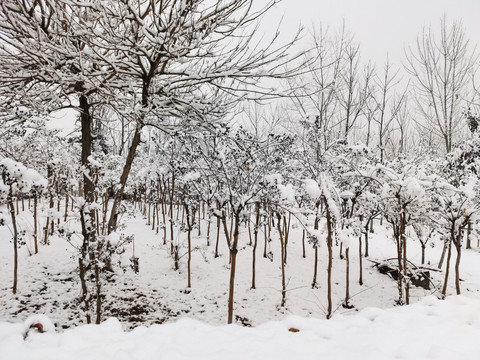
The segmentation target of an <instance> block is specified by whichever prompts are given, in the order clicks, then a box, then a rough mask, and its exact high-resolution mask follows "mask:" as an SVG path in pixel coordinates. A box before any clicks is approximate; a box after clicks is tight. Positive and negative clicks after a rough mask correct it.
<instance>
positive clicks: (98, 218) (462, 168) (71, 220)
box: [0, 0, 480, 323]
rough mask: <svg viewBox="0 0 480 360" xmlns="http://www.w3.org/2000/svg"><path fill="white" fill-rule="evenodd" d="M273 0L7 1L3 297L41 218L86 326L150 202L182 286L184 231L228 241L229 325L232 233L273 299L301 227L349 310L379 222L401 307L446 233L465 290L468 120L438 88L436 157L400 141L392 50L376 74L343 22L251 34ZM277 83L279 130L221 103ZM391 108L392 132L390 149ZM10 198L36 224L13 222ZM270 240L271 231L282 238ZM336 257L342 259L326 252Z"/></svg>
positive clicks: (470, 156)
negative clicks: (65, 246)
mask: <svg viewBox="0 0 480 360" xmlns="http://www.w3.org/2000/svg"><path fill="white" fill-rule="evenodd" d="M276 2H277V1H275V0H274V1H271V2H269V3H268V4H267V5H265V7H263V8H260V9H256V10H254V8H252V1H248V0H230V1H218V2H213V3H210V2H208V1H202V0H184V1H176V0H165V1H161V0H131V1H126V0H125V1H95V2H89V1H82V2H77V1H73V0H40V1H33V0H32V1H28V0H25V1H12V0H6V1H2V3H1V4H0V9H1V12H2V14H1V15H0V41H1V59H2V67H3V68H2V70H1V71H0V96H1V97H2V103H3V104H4V105H2V110H1V115H2V126H3V128H2V134H1V140H0V141H1V142H2V144H1V146H0V148H1V149H0V156H1V159H0V172H1V174H2V181H1V182H0V196H1V197H0V200H1V204H2V205H1V207H0V225H2V226H7V227H9V229H11V234H12V237H11V240H12V245H13V250H14V251H13V264H14V267H13V271H12V291H13V293H14V294H15V293H17V291H20V290H19V289H21V283H19V281H18V276H17V274H18V269H19V267H21V266H22V263H21V261H19V256H18V255H19V254H18V250H19V248H20V247H22V246H23V247H28V252H29V253H30V254H31V256H35V255H36V254H37V253H39V252H43V251H47V252H48V247H49V246H53V245H50V239H51V237H52V236H53V235H55V236H56V237H59V238H60V239H63V240H64V241H65V242H69V243H71V244H72V246H73V247H74V248H75V251H76V252H77V254H76V256H75V257H74V259H73V260H72V268H75V273H76V276H75V278H74V279H72V280H71V281H72V282H74V283H75V286H78V288H79V297H78V298H77V299H72V300H75V301H77V303H78V305H79V306H80V307H81V309H82V311H83V313H84V316H85V322H87V323H91V322H95V323H100V322H101V321H102V320H103V319H104V317H103V314H104V312H105V306H106V305H105V301H104V299H105V294H104V285H105V284H106V282H112V281H122V280H121V279H122V274H123V273H124V272H125V271H134V272H139V267H140V268H141V260H142V259H139V258H138V257H135V255H134V256H132V257H131V258H130V268H129V269H126V268H124V267H122V266H120V262H119V261H118V260H119V258H120V257H122V256H123V255H124V254H125V252H126V249H127V247H128V248H129V249H130V248H131V246H132V243H133V242H134V241H136V242H139V241H141V239H135V237H134V236H125V235H124V232H123V229H124V225H125V223H126V221H127V219H128V218H129V217H135V216H137V217H138V216H143V217H145V219H146V226H149V227H151V229H152V230H153V231H154V232H155V233H156V236H158V241H159V242H160V243H161V244H163V246H164V247H165V248H167V249H168V251H169V253H170V255H171V262H172V271H177V270H179V269H181V268H185V269H186V274H185V286H186V287H187V288H191V287H195V286H196V284H195V283H194V282H192V266H191V265H192V264H191V262H192V261H191V260H192V252H193V251H195V249H196V246H197V244H196V242H198V241H200V240H201V239H204V240H205V242H206V243H207V245H208V246H211V248H212V249H214V250H212V251H214V256H215V257H218V256H220V255H221V254H219V250H218V249H219V242H221V241H223V242H226V243H227V245H228V252H229V253H228V254H223V256H228V258H229V261H228V262H229V266H228V271H227V270H226V272H225V276H226V277H227V276H228V277H229V283H228V284H229V285H228V286H229V287H228V305H227V309H225V314H226V321H227V322H228V323H232V322H233V321H234V319H235V318H234V304H235V284H236V282H235V280H236V275H237V274H236V270H237V267H236V265H237V261H238V258H237V257H239V256H241V255H242V252H241V251H239V250H240V249H241V248H243V247H245V246H247V248H248V249H249V251H251V252H252V264H251V274H250V275H251V288H252V289H253V291H254V289H255V287H256V263H257V261H271V260H272V259H275V261H279V272H280V274H279V277H281V291H280V292H279V299H278V303H279V307H280V308H281V307H284V306H285V305H286V302H287V300H288V290H289V289H288V275H287V273H288V271H289V267H288V265H289V262H288V254H289V252H291V251H294V249H292V246H291V245H290V243H291V242H290V243H289V240H290V235H291V233H292V229H300V231H299V232H297V234H298V233H299V234H301V236H302V241H301V244H302V249H301V251H302V252H303V257H304V258H305V257H306V255H305V254H306V253H307V252H308V253H311V254H312V256H310V257H309V258H308V259H307V258H305V261H309V262H310V263H311V273H310V274H303V276H305V277H309V278H311V286H312V289H316V288H317V287H318V286H319V285H320V282H323V283H324V284H326V287H327V308H326V310H325V313H326V317H327V318H330V317H331V316H332V314H333V312H334V309H335V308H337V306H338V305H339V304H338V303H336V302H335V301H334V299H332V287H333V286H337V287H338V286H344V288H345V296H344V299H343V300H342V302H341V304H340V305H342V306H343V307H345V308H350V307H352V304H351V295H350V282H353V281H355V282H358V283H359V284H360V285H362V284H363V281H364V279H363V269H365V268H366V267H367V266H370V265H367V264H365V263H364V262H363V261H362V259H363V258H368V257H369V256H371V255H372V254H371V251H370V250H369V234H370V233H371V232H375V231H376V230H377V229H379V228H382V230H384V229H388V232H389V234H390V238H391V240H393V241H394V243H395V245H396V257H395V258H394V259H390V261H389V262H388V266H389V270H388V272H389V273H390V275H391V276H390V277H385V280H384V281H396V289H397V291H398V295H397V296H396V298H397V300H396V304H398V305H403V304H409V301H410V291H411V289H412V287H414V286H416V285H415V280H416V279H417V278H418V277H419V276H424V275H425V274H424V271H425V270H428V269H427V268H426V267H425V266H427V264H425V252H426V251H428V244H429V242H430V243H431V242H432V241H433V240H432V239H437V240H439V241H441V242H442V244H443V253H442V256H441V259H439V263H438V269H440V270H441V271H443V272H444V280H443V283H442V284H441V286H440V287H438V288H436V289H435V292H436V294H437V295H438V296H440V297H445V296H446V295H447V290H448V287H447V285H448V281H449V278H450V277H451V276H450V274H453V276H454V283H455V289H456V293H457V294H460V293H461V291H462V289H461V284H460V275H461V255H462V248H463V247H466V248H467V249H468V248H471V247H472V246H477V247H478V243H476V241H474V238H475V236H476V234H475V227H476V224H477V222H478V221H479V218H478V214H479V210H480V182H479V178H478V174H479V172H480V163H479V161H478V156H480V138H479V134H478V132H477V124H478V121H479V118H478V117H477V116H476V115H475V114H473V113H472V112H471V111H465V112H464V113H463V114H461V113H462V111H461V110H460V111H459V109H460V106H461V105H459V104H458V103H456V102H455V103H454V102H452V104H451V108H452V109H453V107H454V106H455V115H456V116H457V117H456V125H455V126H452V125H451V124H450V127H449V128H448V129H447V128H442V127H441V126H440V128H439V129H437V130H435V129H436V128H435V124H434V122H433V123H432V122H429V119H426V120H425V127H428V128H429V129H430V130H429V131H430V132H431V133H432V134H433V136H434V137H435V136H437V137H438V138H440V139H442V141H443V139H445V147H446V150H447V154H446V155H444V154H442V151H441V150H439V145H438V143H435V142H433V141H431V138H430V141H423V142H422V141H418V142H415V146H414V147H412V146H411V147H410V148H408V146H407V143H408V141H407V140H405V139H406V138H407V135H406V133H404V130H405V132H406V131H407V126H405V128H404V127H402V124H404V123H402V121H403V120H405V119H406V118H407V117H408V116H405V117H404V119H403V120H402V114H403V113H405V111H406V110H405V109H406V107H407V106H410V105H411V104H410V103H409V102H407V96H406V94H407V90H404V91H402V92H401V93H400V94H395V96H394V95H392V94H393V93H392V94H391V92H392V91H393V90H391V88H392V87H393V85H394V84H396V83H397V80H396V76H397V73H392V70H391V65H389V64H387V65H386V67H385V68H384V73H383V74H381V75H376V73H375V70H374V69H371V68H369V67H367V68H366V71H365V72H363V71H360V70H359V69H360V68H359V61H358V46H355V45H354V43H353V40H352V39H349V38H348V36H346V35H344V34H342V35H341V37H340V42H338V41H337V42H336V41H333V40H332V39H327V35H325V34H320V35H318V36H316V37H315V43H316V46H315V47H314V49H313V50H309V51H304V52H302V53H301V54H298V55H291V53H292V52H293V45H295V41H293V42H292V43H289V44H288V45H281V44H280V45H277V39H276V37H275V38H274V41H272V43H271V44H268V45H266V46H260V45H258V44H257V43H255V30H250V29H251V24H252V23H258V21H260V20H261V19H262V18H263V16H264V15H265V14H266V13H267V12H268V10H269V9H270V8H271V7H272V6H274V5H275V4H276ZM339 43H341V44H342V46H340V47H339V48H335V47H334V45H332V44H337V45H338V44H339ZM321 44H327V45H329V46H331V47H332V49H331V53H328V54H327V53H326V52H325V51H327V50H326V49H325V46H321ZM335 46H336V45H335ZM312 52H313V53H312ZM337 54H339V56H338V57H336V58H335V56H336V55H337ZM334 55H335V56H334ZM332 56H333V57H332ZM305 59H306V60H305ZM332 59H333V60H332ZM317 61H319V62H320V64H318V63H317ZM410 61H412V62H411V64H412V67H411V69H413V70H416V68H415V65H414V60H412V59H410ZM367 70H368V71H367ZM314 75H315V76H314ZM412 76H415V75H412ZM306 77H310V78H314V79H315V81H317V82H315V81H314V82H313V83H312V82H307V80H306ZM273 79H281V80H282V84H283V85H285V84H287V85H288V90H281V91H280V90H278V91H273V92H272V91H271V90H269V89H267V88H266V85H265V84H264V83H262V81H264V80H266V82H267V83H268V82H269V81H273ZM452 81H455V80H452ZM332 84H333V85H332ZM335 84H338V87H337V86H336V85H335ZM340 84H343V85H340ZM463 85H465V82H463V83H462V86H463ZM279 86H280V85H279ZM315 87H316V88H315ZM373 88H375V89H376V90H375V91H374V90H372V89H373ZM397 95H398V96H397ZM417 95H418V96H419V99H420V100H418V101H419V103H420V102H421V96H422V95H421V91H420V90H418V93H417ZM454 95H455V94H452V95H451V96H452V98H454V99H455V101H456V100H457V99H458V96H457V97H455V96H454ZM432 96H433V95H432ZM271 97H280V98H281V99H282V100H281V101H282V102H283V103H284V104H289V105H284V106H285V108H287V107H289V108H291V107H292V106H291V104H293V105H294V108H295V109H296V110H295V111H288V122H289V123H290V128H291V130H287V129H286V127H283V126H281V122H280V121H279V122H274V123H273V125H272V123H270V126H268V124H267V123H265V124H266V125H265V124H263V125H262V124H261V120H259V119H258V117H257V116H256V115H258V114H253V113H252V112H251V111H246V112H244V113H243V115H242V116H240V118H241V121H240V120H237V119H238V117H236V116H235V115H234V114H236V110H237V109H238V104H239V103H240V102H242V101H246V100H247V99H249V98H250V99H256V100H265V99H268V98H271ZM432 101H433V102H435V101H436V100H435V99H433V100H432ZM260 103H261V102H260ZM258 106H260V105H258V104H257V105H256V106H255V109H258ZM411 106H413V105H411ZM64 108H73V109H76V110H77V113H76V114H77V115H75V116H77V117H78V119H77V120H78V121H77V122H78V123H79V124H80V129H79V130H78V131H77V132H73V133H71V134H70V135H68V136H61V135H59V131H57V130H51V129H50V128H49V127H48V121H47V119H48V117H49V116H50V114H51V113H54V112H55V111H57V110H60V109H64ZM250 108H252V107H250ZM265 111H267V110H265ZM448 111H450V110H448ZM387 113H388V116H387ZM459 113H460V114H461V115H459V116H458V114H459ZM311 114H315V115H311ZM317 114H319V115H317ZM345 114H346V115H345ZM424 115H425V117H427V114H424ZM275 116H277V115H275ZM448 116H452V117H453V110H452V113H451V114H448ZM272 117H274V116H272ZM232 118H233V120H232ZM245 118H247V120H248V121H245ZM339 119H341V121H339ZM430 120H431V119H430ZM393 121H396V122H398V126H399V127H400V128H401V130H402V132H401V139H400V144H401V146H400V149H395V151H393V150H392V151H389V148H388V147H389V142H392V139H393V138H394V136H393V135H391V128H389V126H391V124H392V122H393ZM362 122H364V124H368V132H367V131H363V130H362V129H361V127H360V125H359V124H361V123H362ZM240 124H243V125H240ZM365 126H367V125H365ZM468 126H470V130H471V135H469V136H463V137H462V136H460V137H459V139H457V138H456V136H455V134H456V131H457V129H462V128H463V130H458V131H459V132H461V133H462V134H465V132H466V131H464V130H465V129H467V128H468ZM371 127H372V129H373V127H378V129H377V130H372V131H371ZM362 131H363V132H362ZM409 136H410V137H412V138H413V137H414V136H415V135H413V134H410V135H409ZM374 137H376V138H375V139H374ZM359 138H362V139H364V140H365V139H366V141H364V143H366V144H367V145H363V144H361V143H360V142H358V143H357V141H356V140H354V139H359ZM462 138H463V140H462ZM467 138H468V139H467ZM465 139H467V140H465ZM372 144H374V145H372ZM442 147H443V144H442ZM20 213H23V217H25V214H28V216H31V218H32V224H33V226H27V225H26V224H25V222H22V221H19V219H18V215H19V214H20ZM374 221H375V225H374ZM179 234H180V235H181V237H182V238H184V239H185V240H186V241H185V242H183V241H179V238H180V236H179ZM79 239H80V241H79ZM4 240H5V239H4ZM202 241H203V240H202ZM385 241H390V240H389V239H385ZM270 242H278V243H279V246H278V247H276V249H279V250H278V251H279V253H277V254H274V253H272V250H271V249H272V248H271V247H270V246H269V245H268V244H269V243H270ZM464 243H465V244H464ZM29 244H33V246H31V247H30V246H29ZM77 244H79V245H77ZM289 245H290V246H289ZM320 246H325V247H326V249H327V256H326V258H322V257H321V256H320V255H319V254H320V252H319V247H320ZM409 246H420V247H421V252H422V258H421V261H419V262H418V263H417V264H414V263H413V262H412V261H411V260H409V259H408V257H407V247H409ZM452 248H453V249H452ZM295 250H298V249H295ZM334 252H335V254H334ZM337 254H338V255H337ZM335 256H339V257H340V258H341V259H342V261H344V263H345V266H342V267H341V268H335V267H334V266H333V264H334V262H333V259H334V257H335ZM352 257H357V259H358V263H357V264H358V266H359V268H358V274H360V275H359V277H356V276H355V278H353V276H351V275H350V270H351V269H350V259H352ZM452 258H453V259H452ZM278 259H279V260H278ZM385 264H387V263H385ZM385 266H387V265H385ZM325 268H326V269H327V275H326V277H325V278H323V277H321V276H320V269H325ZM438 269H433V268H430V270H431V271H434V270H435V271H436V270H438ZM333 272H341V273H342V274H343V273H344V274H345V282H344V284H341V285H339V284H333V282H332V273H333ZM112 274H115V275H116V276H115V277H113V276H112ZM139 274H141V271H140V272H139ZM450 281H452V280H450ZM358 296H361V294H360V295H358Z"/></svg>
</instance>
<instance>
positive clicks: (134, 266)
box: [130, 256, 140, 274]
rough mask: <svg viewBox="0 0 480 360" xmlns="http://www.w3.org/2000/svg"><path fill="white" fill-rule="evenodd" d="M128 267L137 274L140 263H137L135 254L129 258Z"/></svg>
mask: <svg viewBox="0 0 480 360" xmlns="http://www.w3.org/2000/svg"><path fill="white" fill-rule="evenodd" d="M130 262H131V264H130V267H131V268H132V270H133V272H134V273H135V274H138V271H139V270H140V264H139V259H138V257H137V256H132V257H131V258H130Z"/></svg>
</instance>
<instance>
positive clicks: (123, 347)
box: [0, 211, 480, 359]
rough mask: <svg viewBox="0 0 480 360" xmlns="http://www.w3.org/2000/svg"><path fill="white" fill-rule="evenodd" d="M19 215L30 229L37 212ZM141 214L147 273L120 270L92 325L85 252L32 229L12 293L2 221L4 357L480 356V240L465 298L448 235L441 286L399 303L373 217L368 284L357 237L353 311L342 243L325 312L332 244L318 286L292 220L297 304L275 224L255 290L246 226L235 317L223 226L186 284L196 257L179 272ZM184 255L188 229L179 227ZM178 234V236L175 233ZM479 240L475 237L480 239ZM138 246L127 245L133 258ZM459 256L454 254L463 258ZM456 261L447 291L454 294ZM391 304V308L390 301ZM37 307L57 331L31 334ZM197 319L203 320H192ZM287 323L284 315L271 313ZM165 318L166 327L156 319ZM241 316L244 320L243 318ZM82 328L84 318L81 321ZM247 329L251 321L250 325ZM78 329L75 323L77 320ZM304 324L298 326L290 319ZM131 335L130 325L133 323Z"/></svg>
mask: <svg viewBox="0 0 480 360" xmlns="http://www.w3.org/2000/svg"><path fill="white" fill-rule="evenodd" d="M19 218H20V219H19V222H20V223H23V224H24V226H25V227H28V223H29V221H30V222H31V220H29V219H30V214H29V213H28V211H25V212H24V213H21V214H20V216H19ZM145 222H146V220H145V219H144V218H142V216H137V217H135V218H132V219H130V220H128V224H127V227H126V229H125V230H124V232H125V234H127V235H128V234H135V255H136V256H138V257H139V262H140V263H139V264H140V271H139V273H137V274H136V273H134V272H133V271H131V270H130V269H127V270H126V271H125V272H122V271H117V273H116V274H115V275H112V277H111V279H110V281H109V282H107V283H106V284H105V285H104V288H103V293H104V294H105V300H104V304H105V307H104V308H105V311H104V319H107V318H109V317H112V316H113V317H116V318H118V319H119V321H120V322H118V321H117V320H114V319H109V320H107V321H106V322H105V323H104V324H102V325H101V326H94V325H88V326H78V325H82V324H84V322H85V321H84V318H85V316H84V314H83V313H82V311H81V310H80V306H79V303H78V302H77V299H78V296H79V294H80V286H79V283H78V275H77V272H76V271H77V269H76V261H75V260H74V259H73V258H72V257H73V256H74V254H75V249H74V247H72V245H71V244H69V243H67V242H66V241H65V240H64V239H60V238H57V237H52V238H51V241H50V245H48V246H47V245H41V246H40V251H39V253H38V254H36V255H29V251H28V249H29V248H30V249H32V245H31V238H29V237H28V236H27V237H26V243H27V245H26V246H23V247H22V248H21V249H20V259H19V282H18V293H17V294H16V295H13V294H12V291H11V283H12V275H13V269H12V258H13V256H12V252H13V250H12V244H11V243H10V242H9V241H8V239H9V238H10V233H9V229H8V227H6V226H3V227H0V236H1V238H2V239H3V241H2V242H1V243H0V251H1V252H0V295H1V296H0V323H1V325H0V359H26V358H31V357H32V355H35V356H34V357H35V358H36V359H77V358H78V359H80V358H82V359H84V358H89V359H110V358H112V359H153V358H160V359H162V358H165V359H183V358H185V359H187V358H188V359H191V358H204V359H215V358H224V357H226V356H228V357H229V358H242V359H247V358H248V359H250V358H258V359H268V358H271V359H282V358H285V359H287V358H292V357H293V356H296V357H297V358H300V359H308V358H312V359H313V358H316V359H318V358H319V356H322V355H323V356H327V358H335V359H339V358H368V359H374V358H378V359H390V358H410V359H419V358H431V359H458V358H462V359H463V358H465V359H469V358H472V359H474V358H475V359H478V358H480V350H475V349H476V347H475V340H474V337H478V335H479V333H478V332H479V329H480V321H479V319H480V317H479V315H478V314H480V300H479V298H480V296H479V294H480V292H479V289H480V277H479V276H478V273H479V270H480V263H479V262H478V259H479V256H480V255H479V254H478V251H477V249H472V250H465V249H464V250H463V254H462V263H461V280H462V281H461V288H462V291H463V293H464V296H461V297H456V296H455V297H451V298H447V300H446V301H439V300H436V298H435V295H438V290H437V289H436V288H435V287H434V286H433V285H435V286H436V287H437V288H438V287H439V286H440V285H441V284H442V281H443V276H444V274H443V271H442V272H437V271H433V269H435V268H436V264H437V262H438V260H439V258H440V253H441V243H440V242H436V243H435V246H434V247H433V248H431V247H430V246H429V247H428V248H427V253H426V255H427V262H429V263H430V264H429V265H428V266H429V267H430V268H432V271H431V275H432V283H433V285H432V288H431V289H430V290H425V289H422V288H412V290H411V302H412V303H413V305H411V306H406V307H396V308H392V307H393V306H394V304H395V300H396V298H397V290H396V282H395V281H393V280H392V279H391V278H390V277H389V276H387V275H383V274H380V273H379V272H378V271H377V270H376V269H375V268H374V267H373V264H374V263H373V262H372V261H381V260H384V259H388V258H391V257H394V254H395V245H394V243H393V242H392V241H391V240H390V239H389V234H390V233H389V230H388V229H385V228H384V227H381V226H379V224H378V223H376V224H375V231H376V233H375V234H371V240H370V257H369V258H368V259H366V258H364V259H363V279H364V284H363V285H362V286H361V285H359V284H358V276H359V270H358V268H359V264H358V242H357V241H352V242H351V246H352V248H351V250H350V259H351V264H350V284H351V288H350V294H351V296H352V298H351V302H350V303H351V305H353V306H354V307H353V308H352V309H345V308H344V307H342V305H341V304H342V302H343V299H344V296H345V260H342V259H340V257H339V247H334V258H335V260H334V264H333V268H334V273H333V303H334V306H333V309H334V316H333V319H331V320H329V321H327V320H323V319H324V318H325V314H326V304H327V298H326V288H327V287H326V262H327V255H326V253H327V251H326V248H325V246H322V248H321V249H320V251H319V270H318V281H319V286H318V287H317V288H312V286H311V283H312V277H313V249H312V248H311V246H309V245H308V244H307V252H306V258H303V257H302V236H301V234H302V233H301V230H300V228H299V227H294V228H293V229H292V232H291V234H290V240H289V244H288V258H287V267H286V277H287V290H288V292H287V302H286V306H285V307H280V306H279V305H280V302H281V269H280V265H281V264H280V250H279V240H278V235H277V233H276V231H275V230H274V229H272V241H271V242H270V243H269V244H268V245H267V248H268V251H271V252H272V253H273V261H270V260H269V259H266V258H264V257H263V246H264V240H263V233H260V236H259V244H258V248H257V252H256V254H257V276H256V289H251V259H252V249H253V248H252V247H251V246H249V245H248V241H249V236H248V230H247V228H246V227H243V226H242V229H241V244H240V248H241V249H240V251H239V254H238V257H237V261H238V268H237V277H236V289H235V310H234V319H235V323H236V325H235V326H220V325H223V324H225V323H226V318H227V296H228V280H229V261H228V260H229V257H228V252H227V247H226V244H225V239H224V237H223V234H221V236H220V254H221V256H220V257H218V258H215V257H214V247H215V237H216V227H215V226H213V224H212V230H211V239H210V241H211V244H210V246H207V245H206V238H205V235H206V228H207V226H206V223H205V222H202V225H201V231H202V233H201V235H200V236H198V233H197V230H194V231H195V235H196V236H195V237H194V239H193V246H194V248H195V250H194V252H193V257H192V288H190V289H188V288H187V278H186V277H187V271H186V258H187V257H186V256H183V257H182V258H181V260H180V270H179V271H175V270H174V269H173V259H172V257H171V255H170V250H169V249H170V247H169V244H168V243H167V245H163V239H162V236H161V232H160V234H156V231H154V230H152V229H151V227H149V226H146V225H145ZM175 236H176V238H175V241H176V242H177V243H179V244H180V245H181V246H182V248H183V250H182V251H181V255H183V254H185V236H186V235H185V234H184V233H181V234H180V235H178V233H177V234H175ZM168 238H169V234H168ZM474 245H476V244H474ZM408 250H409V259H410V260H411V261H412V262H414V263H415V264H417V265H418V264H419V263H420V254H421V252H420V244H419V243H418V242H416V241H414V240H412V241H411V242H410V243H409V248H408ZM132 254H133V247H129V248H128V249H127V251H126V253H125V254H124V255H123V258H124V261H125V262H128V259H129V258H130V257H131V256H132ZM454 258H455V256H454V253H453V255H452V262H453V261H454ZM453 276H454V274H453V269H452V271H451V277H450V280H449V283H450V286H449V290H448V294H451V295H453V294H454V282H453V280H454V279H453ZM381 309H384V310H381ZM32 314H45V315H47V316H48V317H49V318H50V319H51V320H52V321H53V322H54V323H55V326H56V330H57V332H58V334H48V333H47V334H32V336H29V337H28V338H27V340H26V341H25V342H24V341H23V338H22V326H23V325H22V324H23V322H24V321H25V319H26V318H27V317H28V316H30V315H32ZM194 319H195V320H194ZM272 321H277V322H272ZM155 324H162V325H155ZM242 325H243V326H242ZM74 326H75V327H74ZM245 326H253V328H251V329H246V328H245ZM72 327H74V328H72ZM292 327H293V328H296V329H299V330H300V331H299V332H295V333H294V332H289V331H288V329H289V328H292ZM132 329H133V331H131V332H129V330H132Z"/></svg>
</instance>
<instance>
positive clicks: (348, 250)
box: [344, 248, 350, 307]
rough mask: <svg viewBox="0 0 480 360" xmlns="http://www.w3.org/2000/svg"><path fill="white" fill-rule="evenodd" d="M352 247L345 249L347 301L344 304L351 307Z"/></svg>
mask: <svg viewBox="0 0 480 360" xmlns="http://www.w3.org/2000/svg"><path fill="white" fill-rule="evenodd" d="M349 252H350V248H346V249H345V260H346V267H345V302H344V306H345V307H349V304H348V302H349V301H350V258H349Z"/></svg>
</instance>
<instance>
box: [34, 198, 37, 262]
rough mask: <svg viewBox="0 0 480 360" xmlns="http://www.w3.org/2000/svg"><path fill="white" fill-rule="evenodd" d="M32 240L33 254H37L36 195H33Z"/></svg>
mask: <svg viewBox="0 0 480 360" xmlns="http://www.w3.org/2000/svg"><path fill="white" fill-rule="evenodd" d="M33 241H34V246H35V254H38V195H37V193H35V194H34V195H33Z"/></svg>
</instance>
